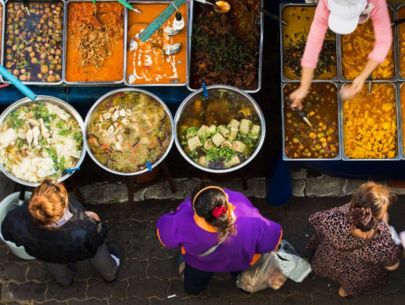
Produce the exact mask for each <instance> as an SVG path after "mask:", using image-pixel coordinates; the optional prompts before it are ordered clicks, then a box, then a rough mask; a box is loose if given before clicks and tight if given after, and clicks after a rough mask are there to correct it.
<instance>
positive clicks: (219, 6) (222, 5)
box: [196, 0, 231, 14]
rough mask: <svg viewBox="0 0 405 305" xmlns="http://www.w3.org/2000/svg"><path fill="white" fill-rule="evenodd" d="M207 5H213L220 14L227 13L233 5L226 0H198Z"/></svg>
mask: <svg viewBox="0 0 405 305" xmlns="http://www.w3.org/2000/svg"><path fill="white" fill-rule="evenodd" d="M196 1H197V2H200V3H202V4H205V5H211V6H212V7H213V8H214V11H215V12H217V13H219V14H226V13H228V12H229V11H230V9H231V5H230V4H229V3H228V2H226V1H216V2H215V3H212V2H209V1H208V0H196Z"/></svg>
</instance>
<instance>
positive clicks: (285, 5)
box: [279, 3, 342, 82]
mask: <svg viewBox="0 0 405 305" xmlns="http://www.w3.org/2000/svg"><path fill="white" fill-rule="evenodd" d="M288 7H304V8H306V7H316V4H310V3H308V4H306V3H280V6H279V16H280V19H282V18H283V11H284V9H285V8H288ZM284 27H285V25H283V24H282V23H280V75H281V80H282V81H283V82H294V81H299V80H297V79H290V78H288V77H287V76H286V75H285V74H284V43H283V42H284V39H283V37H284ZM335 37H336V39H335V41H336V75H335V77H333V78H331V79H320V78H315V79H314V80H313V82H325V81H339V80H340V79H341V78H342V76H341V73H340V72H341V70H340V69H339V66H340V59H341V56H340V55H341V54H340V49H341V48H340V43H341V37H340V35H335Z"/></svg>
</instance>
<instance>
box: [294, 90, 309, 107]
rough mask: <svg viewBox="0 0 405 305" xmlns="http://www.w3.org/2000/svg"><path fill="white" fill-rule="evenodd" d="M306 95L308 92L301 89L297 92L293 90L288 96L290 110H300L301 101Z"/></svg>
mask: <svg viewBox="0 0 405 305" xmlns="http://www.w3.org/2000/svg"><path fill="white" fill-rule="evenodd" d="M307 95H308V90H307V89H305V88H302V87H299V88H298V89H297V90H295V91H294V92H293V93H291V94H290V100H291V105H290V107H291V109H292V110H297V109H298V110H302V107H303V106H302V100H303V99H304V98H306V96H307Z"/></svg>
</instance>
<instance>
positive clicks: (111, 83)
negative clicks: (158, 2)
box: [62, 0, 126, 86]
mask: <svg viewBox="0 0 405 305" xmlns="http://www.w3.org/2000/svg"><path fill="white" fill-rule="evenodd" d="M72 2H90V3H91V2H92V1H91V0H67V1H66V0H65V14H64V21H63V23H64V27H63V36H64V39H63V74H62V79H63V81H64V83H65V84H66V85H70V86H105V85H114V84H116V85H120V84H122V83H124V77H125V69H124V66H125V57H124V63H123V65H122V71H123V72H122V79H120V80H118V81H108V82H69V81H67V80H66V67H67V39H68V36H67V31H68V10H69V4H70V3H72ZM97 2H114V1H113V0H97ZM125 11H126V9H125ZM125 11H124V24H123V27H124V29H123V30H124V31H123V39H124V48H123V49H124V54H123V55H122V56H125V36H126V29H125V22H126V21H125V20H126V12H125Z"/></svg>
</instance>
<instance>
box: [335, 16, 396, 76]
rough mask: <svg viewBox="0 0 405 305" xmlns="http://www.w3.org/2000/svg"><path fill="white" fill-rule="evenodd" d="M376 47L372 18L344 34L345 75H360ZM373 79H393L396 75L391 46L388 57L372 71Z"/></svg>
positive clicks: (343, 63)
mask: <svg viewBox="0 0 405 305" xmlns="http://www.w3.org/2000/svg"><path fill="white" fill-rule="evenodd" d="M373 47H374V30H373V23H372V21H371V20H369V21H367V22H366V23H365V24H359V25H358V26H357V28H356V30H355V31H354V32H353V33H352V34H350V35H343V36H342V68H343V77H344V78H346V79H349V80H352V79H355V78H356V77H357V76H359V74H360V72H361V71H362V70H363V68H364V66H365V65H366V63H367V58H368V55H369V54H370V52H371V51H372V50H373ZM371 77H372V78H373V79H391V78H393V77H394V52H393V48H392V46H391V49H390V51H389V52H388V55H387V58H386V59H385V60H384V62H383V63H381V64H380V65H379V66H378V68H377V69H376V70H374V72H373V73H372V75H371Z"/></svg>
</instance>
